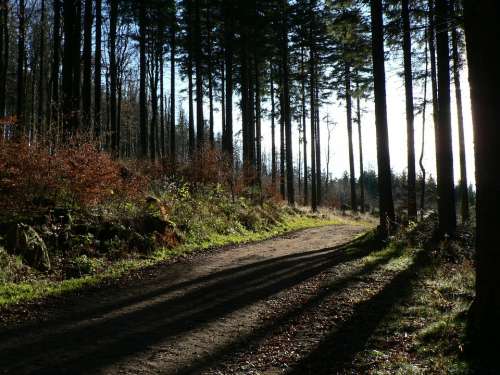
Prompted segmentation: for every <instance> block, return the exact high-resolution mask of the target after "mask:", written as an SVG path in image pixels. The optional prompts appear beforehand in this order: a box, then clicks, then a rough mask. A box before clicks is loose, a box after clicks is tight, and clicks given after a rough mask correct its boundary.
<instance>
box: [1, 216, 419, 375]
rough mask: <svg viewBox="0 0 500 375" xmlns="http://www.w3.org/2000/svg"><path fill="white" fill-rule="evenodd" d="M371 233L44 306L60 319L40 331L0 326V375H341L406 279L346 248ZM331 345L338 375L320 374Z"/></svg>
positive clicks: (212, 259)
mask: <svg viewBox="0 0 500 375" xmlns="http://www.w3.org/2000/svg"><path fill="white" fill-rule="evenodd" d="M363 231H366V228H363V227H361V226H350V225H337V226H332V227H324V228H316V229H309V230H305V231H302V232H299V233H295V234H292V235H290V236H288V237H285V238H279V239H274V240H268V241H264V242H261V243H258V244H253V245H246V246H242V247H239V248H233V249H229V250H226V251H220V252H214V253H211V254H206V255H199V256H196V257H195V258H194V259H192V260H190V261H186V262H179V263H175V264H171V265H165V266H160V267H157V268H156V269H154V270H153V271H149V273H145V274H144V275H143V278H142V279H139V280H133V282H130V283H129V285H125V286H121V287H119V288H111V289H104V290H97V291H93V292H91V293H85V294H83V295H81V296H74V297H69V298H66V299H64V300H63V301H61V303H60V305H58V306H52V307H47V308H45V307H44V309H47V310H46V311H45V313H46V314H50V315H51V317H50V318H49V319H48V320H46V321H44V322H42V323H25V324H24V325H21V326H19V327H16V328H9V327H0V373H9V374H10V373H12V374H23V373H37V374H122V373H123V374H143V373H164V374H203V373H206V374H226V373H227V374H233V373H234V374H278V373H282V372H284V371H289V372H293V373H297V374H308V373H314V374H318V373H322V371H324V372H323V373H337V372H343V370H342V369H344V368H345V366H344V365H347V364H348V363H349V361H350V360H351V359H352V355H353V354H354V353H355V352H356V351H357V350H360V349H362V346H363V343H364V342H366V338H367V337H365V336H367V335H369V332H370V329H371V328H372V327H370V326H368V327H366V329H361V330H358V331H359V332H358V334H357V335H354V336H351V333H350V331H349V327H353V326H357V325H361V326H363V325H366V324H368V325H370V324H373V323H370V322H373V321H375V322H376V319H377V318H380V316H381V314H383V313H384V311H385V309H386V306H385V305H384V303H382V302H383V301H385V300H384V299H383V297H384V296H383V293H390V292H395V293H398V292H399V291H400V290H403V289H404V288H399V287H398V285H399V284H398V283H401V282H403V281H404V280H403V279H401V280H400V279H398V278H401V277H403V276H405V275H403V276H402V274H398V275H395V274H394V275H393V274H391V273H390V272H389V273H387V272H385V271H384V272H379V271H377V270H378V268H377V267H378V266H379V265H380V264H378V263H377V262H375V263H370V264H367V263H366V262H364V261H363V257H364V256H365V255H366V254H367V253H368V252H369V251H371V250H372V249H355V250H352V249H346V248H345V247H341V246H340V245H342V244H345V243H347V242H349V241H351V240H352V239H354V238H355V237H356V236H357V235H359V234H361V233H362V232H363ZM380 262H382V261H379V263H380ZM408 272H410V274H411V270H410V269H409V270H408ZM377 298H382V299H381V301H380V302H381V303H382V304H378V305H376V306H375V307H376V309H372V305H371V304H369V303H368V302H367V301H371V300H374V301H375V302H377ZM367 303H368V304H367ZM374 314H375V315H374ZM368 320H369V321H370V322H368ZM332 335H333V336H332ZM325 342H327V343H328V342H329V343H331V345H329V346H328V350H327V352H328V353H329V354H328V355H329V356H330V357H331V356H332V355H334V358H337V359H338V362H336V364H335V366H337V370H336V371H337V372H331V371H332V370H331V368H329V369H328V370H325V368H322V367H321V364H323V365H324V364H325V362H324V360H323V359H322V358H323V357H322V354H321V353H319V352H318V349H319V348H321V347H322V346H324V345H325ZM332 346H333V347H334V348H335V347H338V348H340V351H339V352H338V353H337V354H335V353H333V354H332V353H331V350H332ZM318 355H319V357H318ZM335 356H336V357H335ZM330 359H331V358H330ZM327 371H328V372H327Z"/></svg>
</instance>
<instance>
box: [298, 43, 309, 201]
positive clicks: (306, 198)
mask: <svg viewBox="0 0 500 375" xmlns="http://www.w3.org/2000/svg"><path fill="white" fill-rule="evenodd" d="M300 74H301V77H300V81H301V82H300V96H301V110H302V147H303V152H302V154H303V159H304V160H303V163H304V206H307V205H308V204H309V183H308V176H307V129H306V128H307V124H306V73H305V63H304V48H301V50H300Z"/></svg>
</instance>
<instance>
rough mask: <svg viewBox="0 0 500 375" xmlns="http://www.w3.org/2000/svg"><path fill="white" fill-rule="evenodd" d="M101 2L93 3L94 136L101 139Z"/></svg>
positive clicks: (98, 0)
mask: <svg viewBox="0 0 500 375" xmlns="http://www.w3.org/2000/svg"><path fill="white" fill-rule="evenodd" d="M101 44H102V0H96V2H95V62H94V134H95V137H96V139H97V141H98V143H100V137H101V127H102V120H101V100H102V98H101V96H102V95H101V90H102V87H101V58H102V46H101Z"/></svg>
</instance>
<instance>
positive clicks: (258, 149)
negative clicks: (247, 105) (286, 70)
mask: <svg viewBox="0 0 500 375" xmlns="http://www.w3.org/2000/svg"><path fill="white" fill-rule="evenodd" d="M254 60H255V61H254V64H255V153H256V158H255V163H256V165H257V168H256V172H257V182H258V183H259V184H260V183H261V175H262V129H261V116H262V114H261V99H260V69H259V62H258V60H257V53H256V52H255V54H254Z"/></svg>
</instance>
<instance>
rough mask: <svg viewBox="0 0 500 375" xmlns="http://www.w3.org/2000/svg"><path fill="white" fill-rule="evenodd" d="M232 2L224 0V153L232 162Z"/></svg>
mask: <svg viewBox="0 0 500 375" xmlns="http://www.w3.org/2000/svg"><path fill="white" fill-rule="evenodd" d="M232 9H233V5H232V1H231V0H224V47H225V48H224V65H225V69H226V74H225V76H226V105H225V107H226V108H225V109H226V126H225V130H226V131H225V134H224V137H223V142H224V148H223V149H224V151H225V152H226V153H227V154H228V156H229V159H230V160H231V165H232V162H233V14H232Z"/></svg>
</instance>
